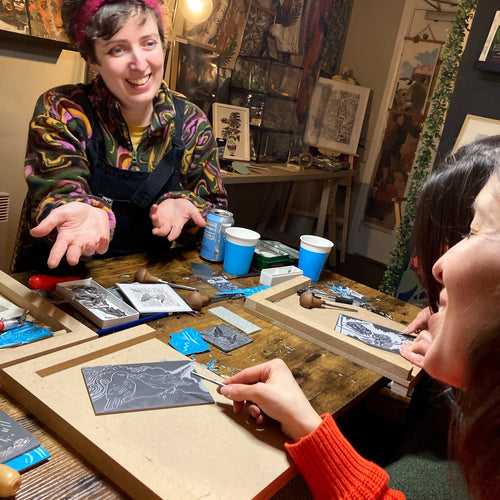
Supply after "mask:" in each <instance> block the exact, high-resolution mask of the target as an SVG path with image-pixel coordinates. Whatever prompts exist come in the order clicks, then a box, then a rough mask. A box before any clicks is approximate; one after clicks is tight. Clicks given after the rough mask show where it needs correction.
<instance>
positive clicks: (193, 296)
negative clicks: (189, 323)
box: [185, 292, 245, 311]
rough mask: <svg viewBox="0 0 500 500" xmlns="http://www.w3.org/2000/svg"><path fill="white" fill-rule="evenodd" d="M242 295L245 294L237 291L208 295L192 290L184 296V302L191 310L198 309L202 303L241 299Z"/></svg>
mask: <svg viewBox="0 0 500 500" xmlns="http://www.w3.org/2000/svg"><path fill="white" fill-rule="evenodd" d="M244 297H245V294H243V293H238V292H235V293H231V294H226V295H221V296H219V297H209V296H208V295H203V294H201V293H200V292H192V293H190V294H189V295H188V296H187V297H186V298H185V302H186V304H187V305H188V306H189V307H190V308H191V309H192V310H193V311H199V310H200V309H201V308H202V307H203V306H204V305H207V304H213V303H214V302H221V301H223V300H232V299H241V298H244Z"/></svg>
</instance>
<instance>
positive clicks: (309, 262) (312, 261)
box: [298, 234, 333, 281]
mask: <svg viewBox="0 0 500 500" xmlns="http://www.w3.org/2000/svg"><path fill="white" fill-rule="evenodd" d="M332 248H333V242H331V241H330V240H327V239H326V238H322V237H321V236H315V235H313V234H305V235H302V236H301V237H300V250H299V264H298V268H299V269H302V272H303V273H304V276H306V277H307V278H309V279H310V280H311V281H318V280H319V277H320V275H321V271H322V270H323V267H324V266H325V262H326V258H327V257H328V255H329V253H330V251H331V249H332Z"/></svg>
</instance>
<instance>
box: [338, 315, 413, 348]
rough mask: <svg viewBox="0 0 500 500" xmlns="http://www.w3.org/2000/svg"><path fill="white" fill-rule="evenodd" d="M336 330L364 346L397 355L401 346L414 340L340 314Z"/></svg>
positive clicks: (380, 326)
mask: <svg viewBox="0 0 500 500" xmlns="http://www.w3.org/2000/svg"><path fill="white" fill-rule="evenodd" d="M335 330H336V331H337V332H339V333H342V334H343V335H348V336H349V337H351V338H353V339H356V340H359V341H360V342H363V343H364V344H368V345H371V346H373V347H377V348H378V349H383V350H384V351H389V352H394V353H396V354H399V351H400V349H401V346H402V345H403V344H404V343H405V342H408V340H411V339H413V337H411V336H409V335H404V334H402V333H401V332H398V331H397V330H393V329H392V328H387V327H386V326H382V325H376V324H374V323H370V322H369V321H364V320H362V319H359V318H354V317H352V316H346V315H345V314H339V317H338V319H337V324H336V325H335Z"/></svg>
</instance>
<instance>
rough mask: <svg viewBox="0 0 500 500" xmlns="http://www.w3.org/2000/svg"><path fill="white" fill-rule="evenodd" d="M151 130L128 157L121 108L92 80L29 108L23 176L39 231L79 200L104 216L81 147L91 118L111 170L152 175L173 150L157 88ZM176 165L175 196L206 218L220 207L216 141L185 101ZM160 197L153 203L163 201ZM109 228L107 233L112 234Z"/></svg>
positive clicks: (168, 112)
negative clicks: (179, 159) (56, 213)
mask: <svg viewBox="0 0 500 500" xmlns="http://www.w3.org/2000/svg"><path fill="white" fill-rule="evenodd" d="M153 105H154V112H153V117H152V121H151V125H150V127H149V129H148V130H147V131H146V132H145V134H144V136H143V138H142V140H141V142H140V143H139V145H138V146H137V149H136V150H135V151H134V149H133V146H132V143H131V140H130V136H129V132H128V127H127V124H126V122H125V121H124V119H123V117H122V114H121V111H120V103H119V102H118V100H117V99H116V98H115V97H114V95H113V94H111V93H110V92H109V90H108V89H107V87H106V86H105V84H104V82H103V81H102V80H101V79H100V78H99V77H98V78H97V79H95V80H94V81H93V82H91V83H89V84H86V85H84V84H78V85H64V86H60V87H56V88H54V89H51V90H48V91H47V92H45V93H44V94H43V95H42V96H40V98H39V99H38V102H37V104H36V107H35V111H34V114H33V118H32V120H31V122H30V126H29V134H28V146H27V152H26V160H25V168H24V170H25V177H26V181H27V183H28V188H29V194H30V198H31V220H32V223H33V224H34V225H36V224H38V223H39V222H40V221H41V220H42V219H43V218H45V217H46V216H47V215H48V213H49V212H50V211H51V210H52V209H53V208H56V207H57V206H60V205H61V204H64V203H68V202H70V201H82V202H85V203H88V204H90V205H93V206H97V207H100V208H103V209H105V210H108V213H109V215H110V221H111V223H112V224H111V225H112V226H113V221H114V217H113V214H112V212H111V211H110V209H109V208H108V207H107V206H106V204H105V203H104V202H103V200H101V199H100V198H98V197H96V196H93V195H92V193H91V192H90V189H89V186H88V178H89V175H90V171H89V164H88V160H87V155H86V144H87V142H88V140H89V139H90V138H91V137H92V133H93V130H92V126H93V123H94V122H95V119H93V118H92V117H97V121H98V126H99V127H100V129H101V132H102V135H103V137H104V141H105V146H106V154H107V158H106V160H107V161H108V162H109V163H110V164H111V165H115V166H116V168H120V169H124V170H135V171H143V172H150V171H152V170H154V168H155V165H157V163H158V162H159V161H160V160H161V158H162V157H163V156H164V155H165V153H166V152H167V151H168V150H169V149H170V148H171V143H172V140H173V137H174V135H175V130H174V128H175V127H174V116H175V108H174V105H173V101H172V94H171V92H170V91H169V89H168V88H167V86H166V85H165V84H164V83H163V84H162V86H161V87H160V89H159V91H158V94H157V95H156V97H155V100H154V103H153ZM182 139H183V142H184V146H185V151H184V155H183V158H182V165H181V184H182V186H183V188H184V190H182V191H181V192H180V193H178V192H176V193H175V196H176V197H179V196H181V197H186V198H188V199H189V200H191V201H192V202H193V203H194V204H195V206H196V207H198V209H199V211H200V213H201V214H202V215H203V216H206V215H207V213H208V212H209V211H210V208H211V207H218V208H226V207H227V193H226V191H225V189H224V186H223V184H222V179H221V173H220V169H219V163H218V158H217V152H216V142H215V138H214V135H213V132H212V128H211V126H210V123H209V121H208V119H207V117H206V116H205V115H204V114H203V112H202V111H201V110H200V109H199V108H198V107H196V106H195V105H194V104H192V103H190V102H188V101H186V106H185V111H184V125H183V132H182ZM169 196H172V195H170V194H169V193H164V194H163V195H162V196H161V197H160V198H159V199H158V200H157V203H160V202H162V201H163V200H164V199H166V198H168V197H169ZM112 229H113V228H111V230H112Z"/></svg>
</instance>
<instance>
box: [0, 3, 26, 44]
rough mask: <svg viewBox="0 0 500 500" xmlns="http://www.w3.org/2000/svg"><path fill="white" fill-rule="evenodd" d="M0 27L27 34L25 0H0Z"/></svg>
mask: <svg viewBox="0 0 500 500" xmlns="http://www.w3.org/2000/svg"><path fill="white" fill-rule="evenodd" d="M0 29H2V30H5V31H12V32H15V33H22V34H24V35H29V34H30V33H29V26H28V10H27V6H26V0H15V1H14V0H2V1H1V2H0Z"/></svg>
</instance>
